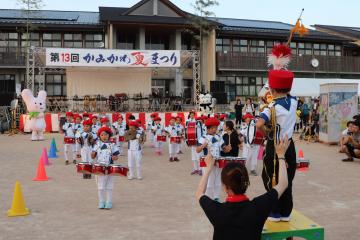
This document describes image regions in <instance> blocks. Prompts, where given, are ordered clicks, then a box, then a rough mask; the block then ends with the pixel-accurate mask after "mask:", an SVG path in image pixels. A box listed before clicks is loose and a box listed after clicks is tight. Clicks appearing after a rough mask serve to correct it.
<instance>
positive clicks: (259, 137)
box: [246, 120, 265, 145]
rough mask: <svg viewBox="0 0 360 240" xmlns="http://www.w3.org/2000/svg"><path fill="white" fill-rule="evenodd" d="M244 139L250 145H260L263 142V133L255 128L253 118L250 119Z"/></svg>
mask: <svg viewBox="0 0 360 240" xmlns="http://www.w3.org/2000/svg"><path fill="white" fill-rule="evenodd" d="M246 141H247V143H248V144H250V145H262V144H264V142H265V135H264V134H263V133H262V132H260V131H257V130H256V122H255V120H251V122H250V124H249V126H248V129H247V136H246Z"/></svg>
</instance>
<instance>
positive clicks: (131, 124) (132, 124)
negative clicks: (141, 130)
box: [129, 121, 139, 128]
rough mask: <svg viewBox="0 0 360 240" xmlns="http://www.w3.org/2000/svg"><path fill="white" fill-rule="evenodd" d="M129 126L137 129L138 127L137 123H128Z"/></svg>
mask: <svg viewBox="0 0 360 240" xmlns="http://www.w3.org/2000/svg"><path fill="white" fill-rule="evenodd" d="M129 126H133V127H136V128H138V127H139V123H138V122H137V121H130V122H129Z"/></svg>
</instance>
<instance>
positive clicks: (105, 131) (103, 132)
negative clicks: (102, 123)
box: [91, 127, 119, 209]
mask: <svg viewBox="0 0 360 240" xmlns="http://www.w3.org/2000/svg"><path fill="white" fill-rule="evenodd" d="M111 134H112V131H111V129H110V128H109V127H101V128H100V129H99V130H98V132H97V136H98V138H99V140H98V142H97V143H96V144H95V146H94V148H93V149H92V153H91V158H92V159H95V158H96V163H100V164H105V165H109V164H112V163H113V161H116V160H118V155H119V150H118V148H117V146H116V144H114V143H110V142H109V139H110V137H111ZM113 178H114V177H113V176H111V175H107V174H106V175H96V176H95V180H96V183H97V188H98V196H99V205H98V208H99V209H111V208H112V190H113V188H114V179H113Z"/></svg>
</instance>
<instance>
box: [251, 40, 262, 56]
mask: <svg viewBox="0 0 360 240" xmlns="http://www.w3.org/2000/svg"><path fill="white" fill-rule="evenodd" d="M250 52H253V53H264V52H265V41H263V40H251V41H250Z"/></svg>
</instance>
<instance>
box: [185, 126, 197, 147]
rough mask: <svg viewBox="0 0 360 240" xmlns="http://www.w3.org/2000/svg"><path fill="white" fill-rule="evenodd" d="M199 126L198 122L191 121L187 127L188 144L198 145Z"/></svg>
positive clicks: (186, 137)
mask: <svg viewBox="0 0 360 240" xmlns="http://www.w3.org/2000/svg"><path fill="white" fill-rule="evenodd" d="M196 130H197V127H196V122H189V123H188V124H187V125H186V128H185V139H186V140H185V141H186V144H187V145H188V146H196V145H197V141H198V139H197V131H196Z"/></svg>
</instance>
